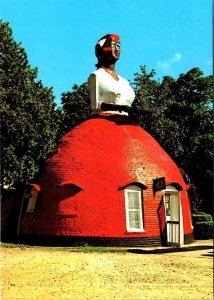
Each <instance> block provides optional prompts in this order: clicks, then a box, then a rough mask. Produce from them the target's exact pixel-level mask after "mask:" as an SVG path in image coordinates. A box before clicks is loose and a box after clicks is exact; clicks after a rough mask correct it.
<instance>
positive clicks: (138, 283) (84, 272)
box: [1, 241, 213, 300]
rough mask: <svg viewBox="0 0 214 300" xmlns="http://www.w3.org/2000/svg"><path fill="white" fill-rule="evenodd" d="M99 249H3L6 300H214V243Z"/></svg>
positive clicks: (33, 247)
mask: <svg viewBox="0 0 214 300" xmlns="http://www.w3.org/2000/svg"><path fill="white" fill-rule="evenodd" d="M101 250H103V249H101ZM101 250H99V249H97V250H95V249H94V248H89V247H87V248H84V249H83V248H71V247H65V248H63V247H37V246H23V245H17V246H14V245H10V244H2V247H1V253H2V254H1V279H2V280H1V293H2V299H3V300H14V299H17V300H18V299H20V300H31V299H32V300H35V299H36V300H55V299H56V300H66V299H69V300H73V299H74V300H76V299H84V300H86V299H90V300H93V299H99V300H104V299H108V300H111V299H117V300H122V299H133V300H138V299H149V300H153V299H154V300H155V299H158V300H161V299H170V300H173V299H179V300H181V299H192V300H201V299H206V300H208V299H213V268H212V267H213V257H212V254H213V250H212V241H198V242H197V243H194V244H192V245H191V246H185V247H182V248H181V249H177V250H179V251H176V249H169V248H138V249H126V250H125V249H116V250H115V252H113V250H114V249H112V248H108V249H106V250H104V251H101Z"/></svg>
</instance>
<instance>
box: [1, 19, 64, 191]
mask: <svg viewBox="0 0 214 300" xmlns="http://www.w3.org/2000/svg"><path fill="white" fill-rule="evenodd" d="M37 73H38V70H37V69H36V68H32V67H31V66H30V64H29V63H28V58H27V54H26V52H25V50H24V48H23V47H21V43H19V44H18V43H16V42H15V41H14V39H13V33H12V29H11V28H10V26H9V24H8V23H6V22H3V21H2V20H1V21H0V113H1V163H2V170H1V178H2V181H3V186H5V185H7V186H10V187H11V188H12V187H13V188H14V187H16V186H17V185H19V184H22V183H26V182H28V181H29V180H30V179H32V178H34V177H35V175H36V174H37V173H38V171H39V167H40V163H41V161H42V160H44V159H45V158H47V156H48V155H49V154H50V153H51V151H53V149H54V147H55V144H56V139H57V137H58V119H56V117H57V115H58V117H59V112H58V113H57V114H56V111H55V103H54V96H53V92H52V88H47V87H44V86H43V84H42V82H41V81H36V78H37Z"/></svg>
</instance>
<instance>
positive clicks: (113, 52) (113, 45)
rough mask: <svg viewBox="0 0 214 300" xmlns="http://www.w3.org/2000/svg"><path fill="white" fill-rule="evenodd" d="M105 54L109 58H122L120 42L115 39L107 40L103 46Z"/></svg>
mask: <svg viewBox="0 0 214 300" xmlns="http://www.w3.org/2000/svg"><path fill="white" fill-rule="evenodd" d="M103 52H104V53H105V54H106V55H108V56H109V57H113V58H114V59H115V60H118V59H119V57H120V42H119V40H116V39H114V38H107V39H106V42H105V44H104V46H103Z"/></svg>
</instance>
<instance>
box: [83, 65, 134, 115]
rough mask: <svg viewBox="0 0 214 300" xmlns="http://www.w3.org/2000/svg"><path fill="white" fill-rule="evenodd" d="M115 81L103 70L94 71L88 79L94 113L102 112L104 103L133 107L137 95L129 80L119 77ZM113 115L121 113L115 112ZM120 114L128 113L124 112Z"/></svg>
mask: <svg viewBox="0 0 214 300" xmlns="http://www.w3.org/2000/svg"><path fill="white" fill-rule="evenodd" d="M118 78H119V80H115V79H114V78H113V77H112V76H111V75H110V74H109V73H108V72H107V71H105V70H104V69H103V68H99V69H98V70H96V71H94V72H93V73H92V74H91V75H90V76H89V78H88V86H89V92H90V99H91V109H92V112H100V111H101V109H100V108H101V104H102V102H105V103H110V104H119V105H128V106H131V104H132V102H133V101H134V97H135V93H134V90H133V89H132V87H131V86H130V84H129V82H128V80H126V79H124V78H122V77H121V76H119V75H118ZM111 113H117V114H118V113H119V112H115V111H114V112H113V111H111ZM120 114H125V115H127V113H125V112H122V113H120Z"/></svg>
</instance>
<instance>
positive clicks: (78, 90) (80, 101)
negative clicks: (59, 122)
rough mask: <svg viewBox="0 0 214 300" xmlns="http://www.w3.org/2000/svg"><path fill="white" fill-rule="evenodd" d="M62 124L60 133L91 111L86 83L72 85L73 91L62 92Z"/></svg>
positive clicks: (67, 129) (80, 120) (82, 119)
mask: <svg viewBox="0 0 214 300" xmlns="http://www.w3.org/2000/svg"><path fill="white" fill-rule="evenodd" d="M61 102H62V105H63V113H64V115H63V126H62V128H61V130H62V134H63V133H66V132H67V131H69V130H70V129H71V128H73V127H74V126H76V125H77V124H79V123H80V122H82V121H84V120H85V119H86V118H87V117H88V116H89V115H90V113H91V107H90V97H89V91H88V85H87V83H83V84H82V85H80V86H78V85H74V86H73V91H71V92H67V93H63V94H62V100H61Z"/></svg>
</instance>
